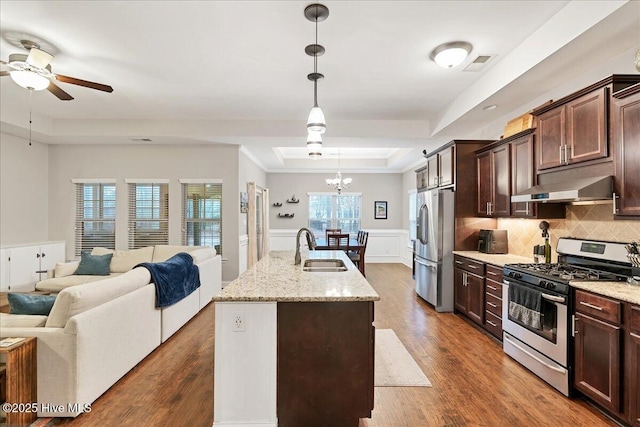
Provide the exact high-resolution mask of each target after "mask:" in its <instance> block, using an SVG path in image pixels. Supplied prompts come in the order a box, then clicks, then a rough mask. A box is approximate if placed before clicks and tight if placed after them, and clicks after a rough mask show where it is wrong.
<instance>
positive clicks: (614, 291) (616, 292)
mask: <svg viewBox="0 0 640 427" xmlns="http://www.w3.org/2000/svg"><path fill="white" fill-rule="evenodd" d="M569 285H570V286H572V287H574V288H576V289H582V290H584V291H589V292H593V293H594V294H598V295H602V296H605V297H610V298H615V299H618V300H620V301H625V302H630V303H632V304H640V286H639V285H632V284H630V283H626V282H588V281H584V282H582V281H576V280H572V281H570V282H569Z"/></svg>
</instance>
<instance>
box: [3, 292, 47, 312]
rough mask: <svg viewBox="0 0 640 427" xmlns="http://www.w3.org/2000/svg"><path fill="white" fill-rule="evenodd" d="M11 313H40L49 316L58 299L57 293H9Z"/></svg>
mask: <svg viewBox="0 0 640 427" xmlns="http://www.w3.org/2000/svg"><path fill="white" fill-rule="evenodd" d="M7 299H8V300H9V307H10V308H11V310H10V311H9V313H11V314H39V315H42V316H48V315H49V312H50V311H51V307H53V303H54V302H55V301H56V296H55V295H29V294H12V293H9V294H8V295H7Z"/></svg>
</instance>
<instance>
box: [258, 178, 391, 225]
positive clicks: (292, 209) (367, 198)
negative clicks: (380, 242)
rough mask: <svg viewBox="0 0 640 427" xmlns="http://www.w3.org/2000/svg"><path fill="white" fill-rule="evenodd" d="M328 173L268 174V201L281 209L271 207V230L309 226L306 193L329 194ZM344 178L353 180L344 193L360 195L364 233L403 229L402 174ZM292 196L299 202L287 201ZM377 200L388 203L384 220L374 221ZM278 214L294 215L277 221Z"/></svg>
mask: <svg viewBox="0 0 640 427" xmlns="http://www.w3.org/2000/svg"><path fill="white" fill-rule="evenodd" d="M334 175H335V174H331V173H270V174H269V175H268V177H267V178H268V182H267V184H268V187H269V191H270V198H271V199H270V202H271V204H272V205H273V203H275V202H280V203H282V207H279V208H276V207H273V206H271V212H270V217H269V220H270V222H271V229H272V230H274V229H300V228H301V227H308V225H309V221H308V218H309V199H308V197H307V192H325V191H326V192H330V191H331V190H330V188H329V187H327V184H326V183H325V179H326V178H333V177H334ZM345 177H350V178H353V184H352V185H351V187H350V188H349V189H348V190H345V191H347V192H356V193H362V223H361V228H362V229H364V230H371V229H399V228H402V215H403V208H402V203H403V196H402V175H401V174H399V173H397V174H394V173H381V174H363V173H361V174H358V173H353V174H352V173H349V174H345ZM294 194H295V196H296V198H297V199H300V203H297V204H289V203H287V202H286V200H287V199H290V198H291V197H292V196H293V195H294ZM377 200H380V201H386V202H387V219H374V215H373V203H374V202H375V201H377ZM278 213H294V214H295V216H294V217H293V218H278Z"/></svg>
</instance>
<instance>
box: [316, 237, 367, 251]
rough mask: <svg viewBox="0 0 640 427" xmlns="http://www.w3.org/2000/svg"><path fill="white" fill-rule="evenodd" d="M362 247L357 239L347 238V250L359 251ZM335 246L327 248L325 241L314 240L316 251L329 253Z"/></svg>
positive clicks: (327, 243) (321, 239)
mask: <svg viewBox="0 0 640 427" xmlns="http://www.w3.org/2000/svg"><path fill="white" fill-rule="evenodd" d="M361 247H362V244H361V243H360V242H358V239H356V238H355V237H349V250H353V251H355V250H359V249H360V248H361ZM336 248H337V246H329V242H327V239H325V238H320V239H316V251H331V250H335V249H336Z"/></svg>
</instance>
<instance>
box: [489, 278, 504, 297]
mask: <svg viewBox="0 0 640 427" xmlns="http://www.w3.org/2000/svg"><path fill="white" fill-rule="evenodd" d="M486 283H487V293H488V294H491V295H493V296H494V297H496V298H499V299H500V301H502V282H500V283H498V282H494V281H493V279H491V277H489V276H487V280H486Z"/></svg>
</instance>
